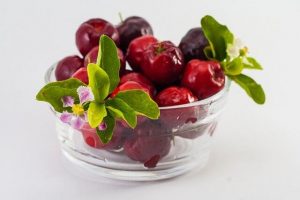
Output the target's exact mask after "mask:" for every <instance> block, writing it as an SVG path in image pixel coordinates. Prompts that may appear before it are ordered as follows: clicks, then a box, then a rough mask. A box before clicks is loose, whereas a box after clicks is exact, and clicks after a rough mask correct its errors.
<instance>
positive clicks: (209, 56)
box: [203, 46, 214, 60]
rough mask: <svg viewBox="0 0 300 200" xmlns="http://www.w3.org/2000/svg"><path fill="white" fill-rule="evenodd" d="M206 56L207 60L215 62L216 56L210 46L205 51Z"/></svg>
mask: <svg viewBox="0 0 300 200" xmlns="http://www.w3.org/2000/svg"><path fill="white" fill-rule="evenodd" d="M203 52H204V55H205V56H206V58H208V59H209V60H214V55H213V52H212V50H211V47H210V46H207V47H205V48H204V49H203Z"/></svg>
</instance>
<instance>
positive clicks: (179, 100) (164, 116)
mask: <svg viewBox="0 0 300 200" xmlns="http://www.w3.org/2000/svg"><path fill="white" fill-rule="evenodd" d="M197 100H198V98H197V97H196V96H194V95H193V93H192V92H191V91H190V90H189V89H187V88H184V87H174V86H173V87H168V88H166V89H164V90H162V91H161V92H160V93H159V94H158V95H157V96H156V98H155V101H156V102H157V104H158V105H159V106H161V107H164V106H176V105H180V104H188V103H192V102H195V101H197ZM197 111H198V107H195V106H190V107H189V106H187V107H176V108H168V109H162V110H161V112H160V120H161V122H162V123H163V124H164V126H165V127H167V128H168V129H179V128H180V127H181V126H183V125H184V124H189V123H196V122H197V121H198V114H199V113H198V112H197Z"/></svg>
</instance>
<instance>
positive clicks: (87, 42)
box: [76, 18, 119, 56]
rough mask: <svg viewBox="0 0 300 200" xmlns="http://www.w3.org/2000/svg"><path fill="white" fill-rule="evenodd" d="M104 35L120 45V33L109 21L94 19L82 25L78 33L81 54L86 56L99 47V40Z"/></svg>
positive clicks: (77, 43)
mask: <svg viewBox="0 0 300 200" xmlns="http://www.w3.org/2000/svg"><path fill="white" fill-rule="evenodd" d="M103 34H105V35H107V36H108V37H110V38H111V39H113V40H114V41H115V42H116V43H117V44H118V42H119V33H118V31H117V29H116V28H115V27H114V26H113V25H112V24H111V23H109V22H108V21H106V20H104V19H100V18H94V19H90V20H88V21H86V22H84V23H82V24H81V25H80V26H79V28H78V29H77V32H76V45H77V48H78V50H79V51H80V53H81V54H82V55H83V56H85V55H86V54H87V53H88V52H89V51H90V50H91V49H92V48H93V47H95V46H98V45H99V38H100V36H101V35H103Z"/></svg>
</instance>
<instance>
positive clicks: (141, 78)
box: [120, 72, 156, 97]
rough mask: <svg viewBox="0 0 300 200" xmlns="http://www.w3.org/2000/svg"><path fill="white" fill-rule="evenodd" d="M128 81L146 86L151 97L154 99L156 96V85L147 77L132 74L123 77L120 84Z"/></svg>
mask: <svg viewBox="0 0 300 200" xmlns="http://www.w3.org/2000/svg"><path fill="white" fill-rule="evenodd" d="M127 81H134V82H137V83H139V84H140V85H142V86H144V87H145V88H147V89H148V90H149V91H150V95H151V96H152V97H154V96H155V94H156V89H155V87H154V85H153V84H152V83H151V82H150V81H149V80H148V79H147V78H146V77H145V76H143V75H142V74H140V73H137V72H131V73H128V74H125V75H124V76H122V77H121V79H120V84H123V83H125V82H127Z"/></svg>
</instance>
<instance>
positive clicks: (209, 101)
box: [44, 62, 231, 110]
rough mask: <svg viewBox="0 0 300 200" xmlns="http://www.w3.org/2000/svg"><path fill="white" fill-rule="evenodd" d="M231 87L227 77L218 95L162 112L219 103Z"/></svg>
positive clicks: (51, 70) (51, 69) (49, 72)
mask: <svg viewBox="0 0 300 200" xmlns="http://www.w3.org/2000/svg"><path fill="white" fill-rule="evenodd" d="M56 66H57V62H56V63H54V64H53V65H51V66H50V67H49V68H48V69H47V71H46V73H45V76H44V81H45V83H46V84H48V83H50V82H51V80H50V79H51V75H52V74H53V73H54V69H55V68H56ZM230 85H231V80H230V79H229V78H228V77H227V76H225V84H224V87H223V88H222V89H221V90H220V91H219V92H217V93H216V94H214V95H212V96H210V97H208V98H206V99H202V100H199V101H195V102H192V103H187V104H180V105H175V106H164V107H159V109H160V110H169V109H180V108H187V107H194V106H203V105H208V104H212V103H214V102H216V101H218V100H219V99H222V98H223V97H225V96H227V94H228V91H229V89H230Z"/></svg>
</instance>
